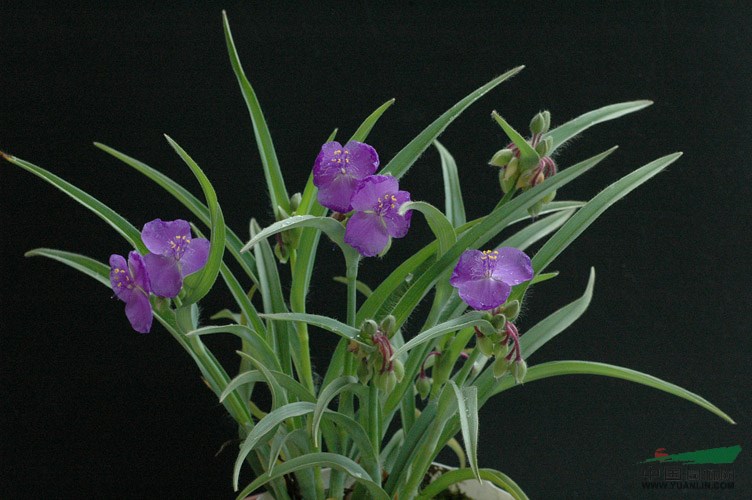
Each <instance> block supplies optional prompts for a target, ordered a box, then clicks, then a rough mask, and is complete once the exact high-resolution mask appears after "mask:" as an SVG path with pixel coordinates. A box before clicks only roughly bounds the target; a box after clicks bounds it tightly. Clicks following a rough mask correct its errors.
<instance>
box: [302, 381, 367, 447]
mask: <svg viewBox="0 0 752 500" xmlns="http://www.w3.org/2000/svg"><path fill="white" fill-rule="evenodd" d="M357 385H359V384H358V379H356V378H355V377H351V376H345V377H339V378H337V379H334V380H333V381H332V382H331V383H330V384H329V385H327V386H326V387H324V388H323V389H322V390H321V393H320V394H319V398H318V400H317V401H316V409H315V410H314V411H313V419H312V420H311V436H312V438H313V442H314V443H315V444H316V446H317V447H321V444H320V442H319V423H320V422H321V417H323V415H324V411H326V409H327V407H328V406H329V403H330V402H331V401H332V399H334V398H335V397H337V395H338V394H339V393H340V392H342V391H346V390H348V389H352V388H353V386H357Z"/></svg>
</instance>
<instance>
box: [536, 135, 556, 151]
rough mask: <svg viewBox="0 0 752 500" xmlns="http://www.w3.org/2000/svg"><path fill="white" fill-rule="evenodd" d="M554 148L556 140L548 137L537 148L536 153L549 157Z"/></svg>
mask: <svg viewBox="0 0 752 500" xmlns="http://www.w3.org/2000/svg"><path fill="white" fill-rule="evenodd" d="M553 147H554V138H553V137H546V138H545V139H543V140H542V141H540V142H539V143H538V145H537V146H535V152H536V153H538V155H540V156H547V155H548V153H550V152H551V149H553Z"/></svg>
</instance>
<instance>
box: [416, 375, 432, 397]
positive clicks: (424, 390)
mask: <svg viewBox="0 0 752 500" xmlns="http://www.w3.org/2000/svg"><path fill="white" fill-rule="evenodd" d="M431 385H433V379H432V378H430V377H418V380H417V381H416V382H415V389H416V390H417V391H418V395H419V396H420V399H426V398H427V397H428V395H429V394H430V393H431Z"/></svg>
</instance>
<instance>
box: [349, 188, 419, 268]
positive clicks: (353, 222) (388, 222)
mask: <svg viewBox="0 0 752 500" xmlns="http://www.w3.org/2000/svg"><path fill="white" fill-rule="evenodd" d="M408 201H410V193H408V192H407V191H400V190H399V182H398V181H397V179H395V178H394V177H392V176H389V175H371V176H368V177H366V178H365V179H363V180H362V181H360V184H359V186H358V188H357V190H356V191H355V193H354V194H353V195H352V199H351V203H352V209H353V210H355V214H353V216H352V217H350V220H348V221H347V227H346V229H345V242H346V243H347V244H348V245H350V246H352V247H353V248H355V249H356V250H357V251H358V252H360V254H361V255H364V256H366V257H373V256H374V255H379V254H380V253H381V252H382V251H383V250H384V249H385V248H387V246H388V245H389V242H390V241H391V239H392V238H402V237H404V236H405V235H406V234H407V230H408V229H410V219H411V217H412V211H410V210H408V211H407V212H406V213H405V214H404V215H400V214H399V209H400V206H401V205H402V204H403V203H405V202H408Z"/></svg>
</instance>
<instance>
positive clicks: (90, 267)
mask: <svg viewBox="0 0 752 500" xmlns="http://www.w3.org/2000/svg"><path fill="white" fill-rule="evenodd" d="M24 256H25V257H47V258H48V259H52V260H56V261H58V262H62V263H63V264H65V265H67V266H70V267H72V268H73V269H75V270H76V271H80V272H82V273H84V274H86V275H87V276H90V277H92V278H94V279H95V280H97V281H99V282H100V283H102V284H103V285H104V286H106V287H108V288H109V287H111V283H110V266H107V265H105V264H102V263H101V262H99V261H96V260H94V259H92V258H90V257H86V256H85V255H80V254H77V253H72V252H64V251H62V250H54V249H52V248H35V249H34V250H29V251H28V252H26V253H25V254H24Z"/></svg>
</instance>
